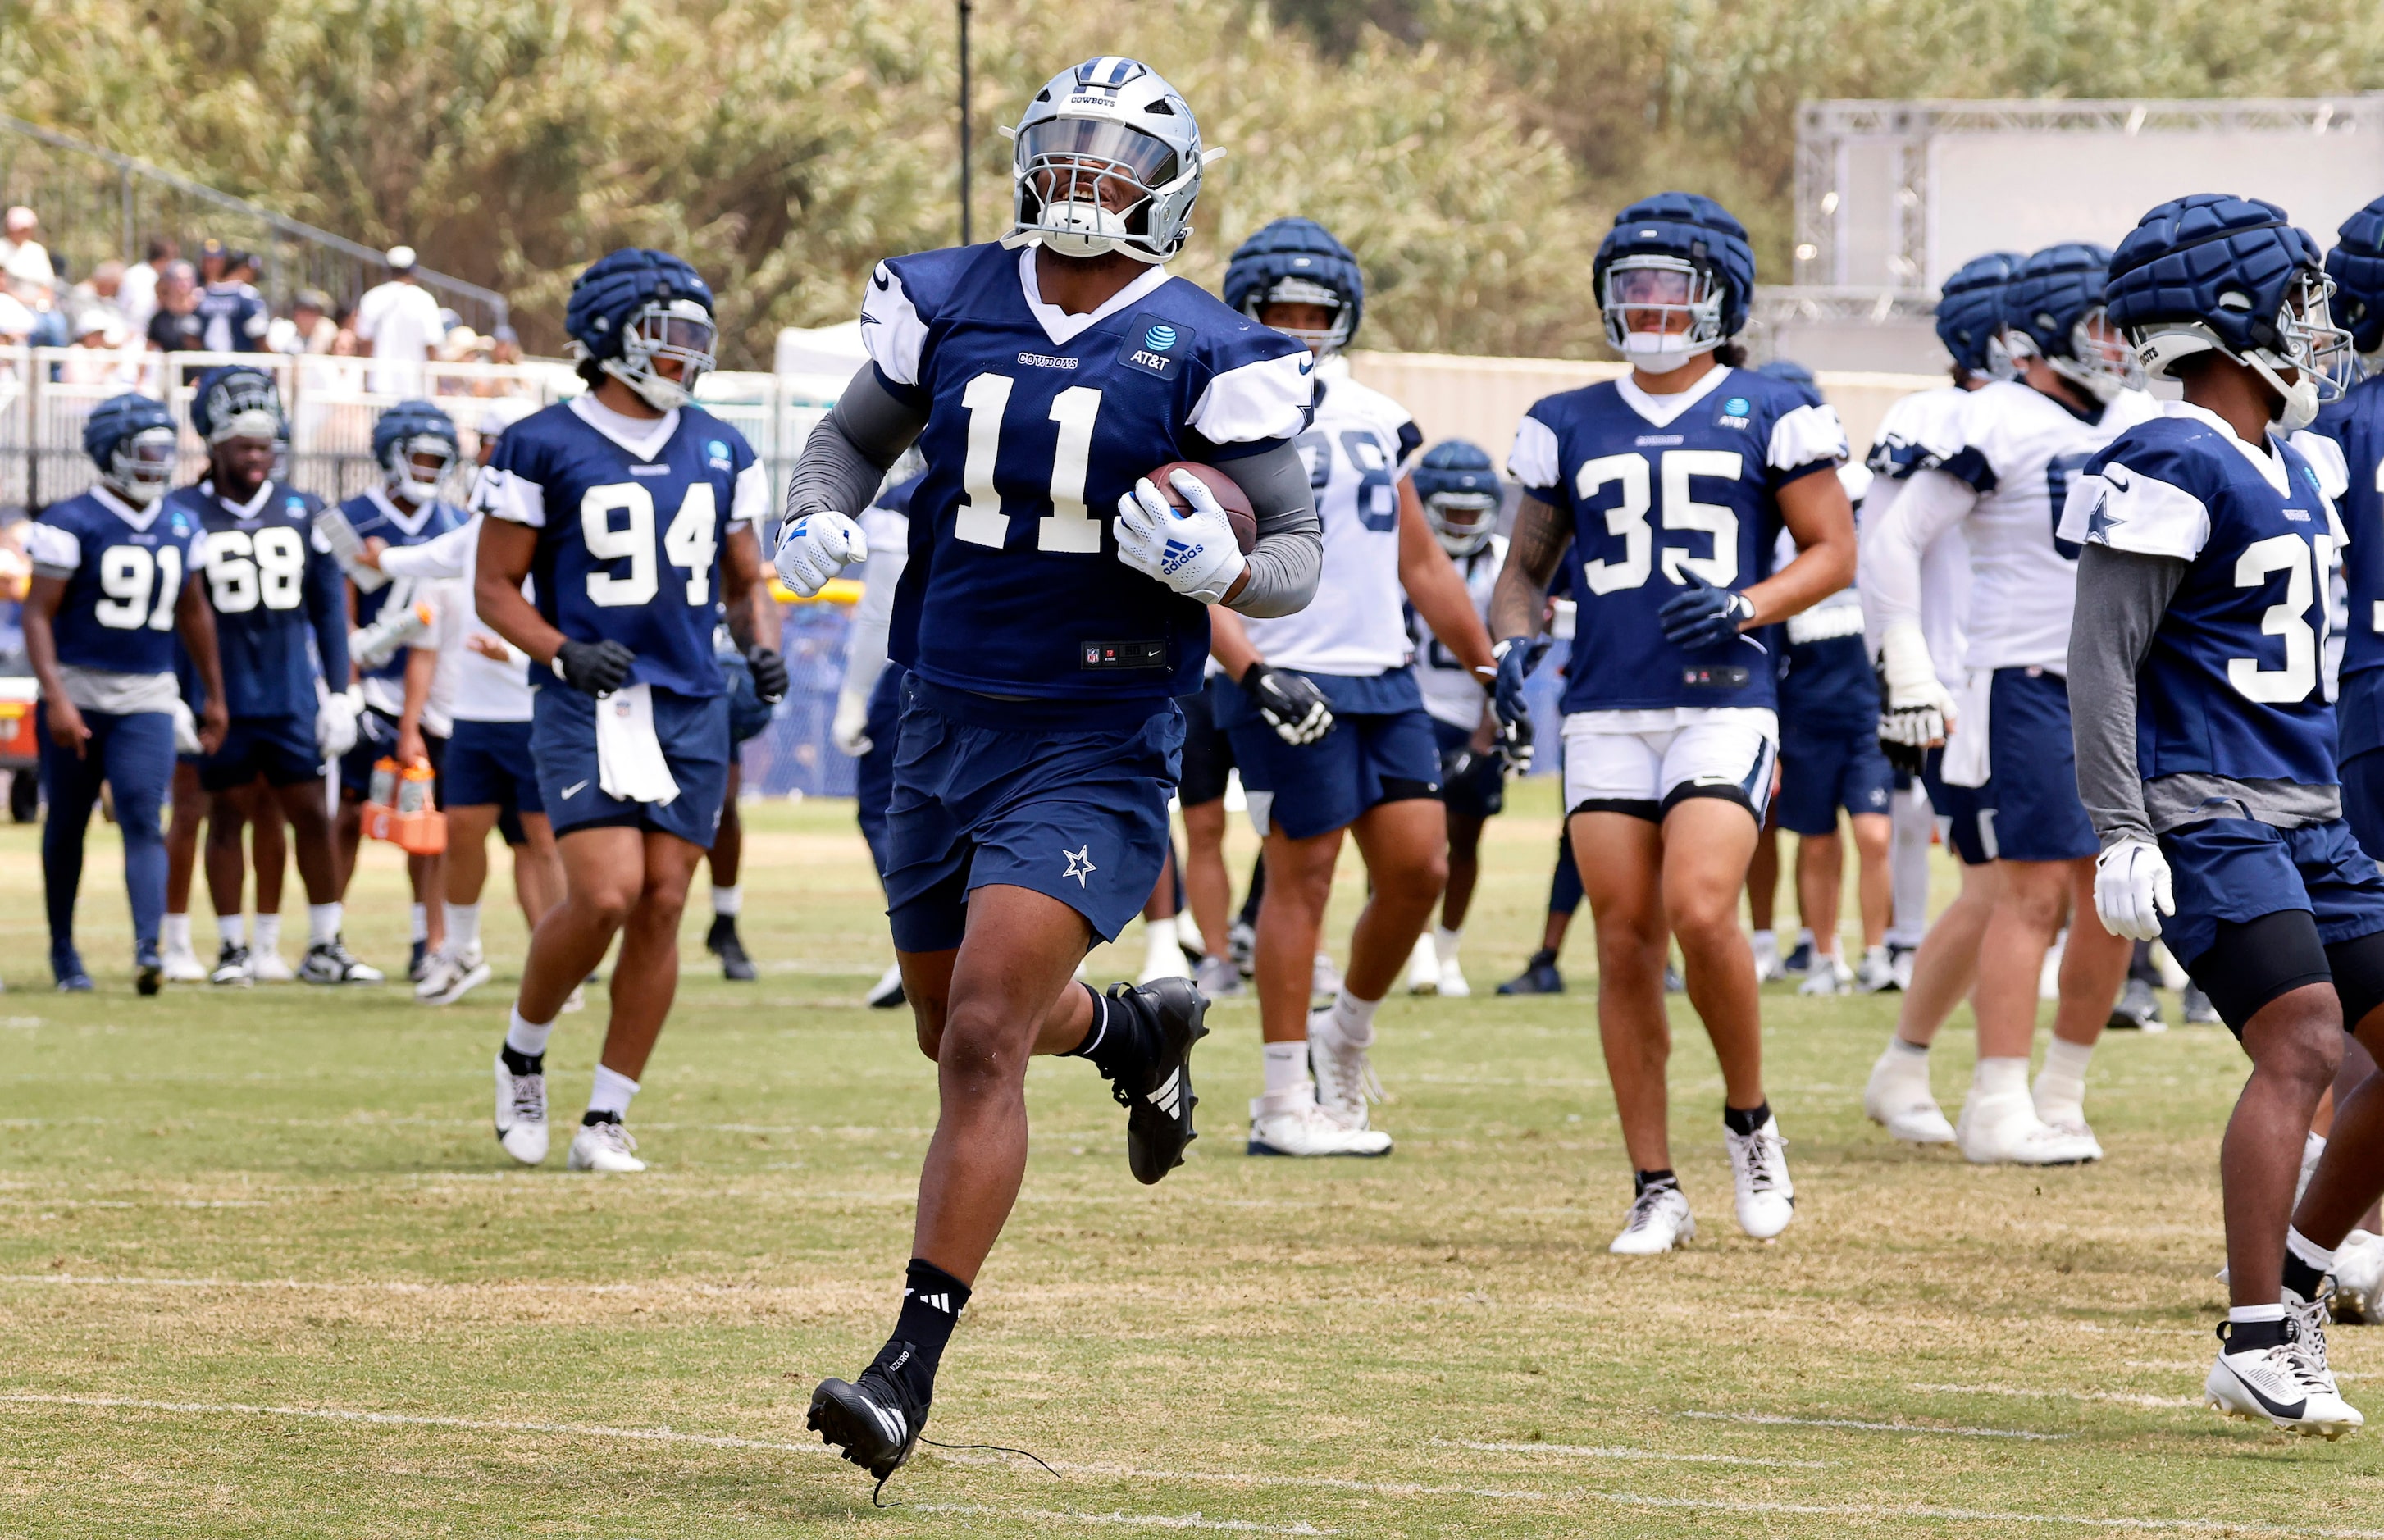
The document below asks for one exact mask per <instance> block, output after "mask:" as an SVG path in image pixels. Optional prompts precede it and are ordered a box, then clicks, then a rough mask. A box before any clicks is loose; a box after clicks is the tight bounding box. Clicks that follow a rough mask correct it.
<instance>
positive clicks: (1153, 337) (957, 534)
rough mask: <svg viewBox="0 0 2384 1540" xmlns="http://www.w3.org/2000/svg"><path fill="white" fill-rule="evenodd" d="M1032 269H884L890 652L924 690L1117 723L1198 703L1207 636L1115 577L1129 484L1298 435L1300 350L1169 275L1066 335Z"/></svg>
mask: <svg viewBox="0 0 2384 1540" xmlns="http://www.w3.org/2000/svg"><path fill="white" fill-rule="evenodd" d="M1035 257H1036V251H1035V248H1033V247H1031V246H1030V247H1027V248H1025V249H1024V250H1022V251H1018V252H1015V253H1012V252H1008V251H1004V250H1003V249H1001V248H1000V246H998V245H983V246H962V247H953V248H950V249H947V250H943V251H933V252H922V253H919V254H918V255H913V256H903V257H896V258H894V259H893V260H891V261H888V262H883V263H880V264H879V265H878V267H877V270H876V271H875V273H873V274H872V275H871V277H870V281H869V288H868V292H867V293H866V295H865V297H864V299H863V305H862V314H861V336H862V341H863V342H864V343H865V344H867V346H868V349H869V356H870V360H871V362H872V365H873V366H874V367H875V370H876V375H877V379H878V380H879V382H880V383H881V384H883V385H884V386H885V388H886V389H887V390H888V391H890V392H891V393H892V394H893V395H894V396H895V397H896V398H897V399H899V400H900V401H902V402H904V403H906V404H909V405H911V406H912V407H913V409H914V410H917V411H921V412H924V413H925V416H926V419H927V420H926V427H925V429H924V430H923V431H922V432H921V434H920V436H919V450H920V452H921V453H922V454H923V455H924V456H925V460H926V464H927V468H926V474H925V477H924V478H922V479H921V480H920V482H919V484H918V487H917V489H916V490H915V491H913V493H912V497H911V560H910V564H909V565H907V566H906V567H905V568H904V569H903V573H902V581H901V585H900V588H899V590H897V593H896V597H895V601H894V617H893V623H892V631H891V635H890V637H889V640H888V654H889V655H890V656H891V657H892V658H893V660H894V661H895V662H896V663H899V664H903V665H904V666H906V667H908V668H911V669H912V670H913V671H915V672H916V673H917V674H919V675H920V676H921V677H923V678H925V679H926V680H927V681H929V682H930V683H932V684H938V685H945V686H949V687H951V688H955V689H968V690H975V691H977V692H979V693H982V694H990V695H1021V696H1033V697H1039V698H1042V699H1047V700H1075V701H1083V702H1102V703H1108V704H1115V705H1119V706H1121V707H1122V706H1124V705H1125V704H1127V703H1131V702H1139V703H1142V704H1146V705H1147V704H1152V703H1155V702H1159V701H1161V700H1164V699H1165V698H1167V697H1169V696H1172V695H1189V694H1192V693H1193V692H1195V691H1196V690H1198V689H1199V688H1200V668H1201V664H1202V663H1203V662H1204V661H1206V659H1207V657H1208V653H1209V615H1208V611H1207V610H1206V609H1204V608H1203V607H1202V606H1201V605H1199V604H1198V603H1196V602H1193V601H1191V600H1189V599H1184V598H1179V597H1178V596H1177V595H1175V594H1174V593H1173V592H1171V591H1170V590H1168V589H1167V588H1166V587H1165V586H1164V585H1162V584H1161V583H1159V582H1157V581H1155V580H1153V579H1151V578H1147V577H1144V576H1143V575H1142V574H1141V573H1139V572H1136V571H1135V570H1134V569H1133V568H1132V567H1129V566H1127V565H1124V563H1123V562H1120V561H1119V560H1118V556H1117V540H1116V539H1115V537H1114V535H1113V534H1112V533H1111V528H1110V521H1111V517H1112V516H1113V515H1115V513H1116V511H1117V504H1118V499H1119V498H1120V497H1122V496H1124V494H1125V493H1126V492H1127V491H1131V490H1132V489H1133V487H1134V484H1135V481H1136V478H1139V477H1142V476H1144V475H1147V474H1148V473H1149V472H1151V471H1153V470H1156V469H1158V468H1159V467H1160V466H1163V465H1166V464H1167V463H1168V462H1170V461H1173V460H1196V461H1200V462H1203V463H1221V462H1222V463H1225V464H1227V465H1228V466H1230V463H1231V461H1232V460H1233V459H1234V458H1235V457H1236V456H1237V455H1243V454H1249V453H1257V452H1259V451H1261V450H1265V449H1269V448H1272V447H1273V446H1274V445H1276V444H1277V443H1280V442H1281V441H1284V440H1286V439H1288V438H1290V437H1291V436H1292V435H1294V434H1296V433H1298V432H1299V431H1300V430H1301V429H1302V428H1305V427H1306V426H1307V424H1308V414H1309V404H1310V396H1311V393H1312V387H1313V380H1312V379H1310V369H1311V368H1312V367H1313V366H1312V364H1311V363H1310V358H1309V354H1308V352H1307V350H1306V349H1304V348H1302V347H1301V346H1300V345H1299V344H1298V342H1294V341H1293V340H1292V339H1290V338H1289V337H1286V336H1285V335H1284V334H1283V333H1282V332H1279V331H1273V330H1270V329H1267V328H1265V327H1261V326H1260V325H1259V324H1258V323H1257V322H1255V321H1252V320H1250V319H1248V317H1243V316H1239V315H1236V314H1235V313H1234V312H1233V311H1231V310H1228V309H1227V308H1226V307H1225V306H1224V304H1223V302H1221V301H1219V300H1217V299H1216V298H1215V297H1213V296H1212V295H1211V294H1209V293H1207V292H1205V291H1203V290H1201V289H1199V288H1198V287H1197V286H1196V285H1194V284H1191V283H1188V282H1186V281H1185V280H1184V279H1178V278H1172V277H1170V276H1169V275H1168V273H1167V270H1166V269H1165V268H1164V267H1152V268H1150V269H1149V271H1147V272H1144V273H1142V274H1140V275H1139V276H1138V277H1136V279H1135V280H1134V281H1133V282H1132V283H1129V284H1128V285H1126V287H1125V288H1124V289H1123V290H1121V291H1120V292H1118V293H1117V294H1116V295H1114V296H1112V297H1111V299H1110V300H1108V301H1107V302H1106V303H1104V304H1101V305H1100V306H1099V308H1097V309H1095V310H1093V311H1091V312H1089V313H1088V314H1085V315H1069V314H1066V313H1063V312H1062V310H1060V308H1059V307H1058V306H1056V305H1053V304H1046V303H1045V302H1044V301H1043V299H1042V296H1041V294H1040V292H1038V291H1037V287H1036V276H1035Z"/></svg>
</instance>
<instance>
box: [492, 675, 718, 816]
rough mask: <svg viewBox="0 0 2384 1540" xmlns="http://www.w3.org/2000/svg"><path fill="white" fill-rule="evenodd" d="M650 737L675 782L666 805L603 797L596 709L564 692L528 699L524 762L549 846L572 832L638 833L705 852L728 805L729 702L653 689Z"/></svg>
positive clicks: (548, 689) (545, 691) (540, 692)
mask: <svg viewBox="0 0 2384 1540" xmlns="http://www.w3.org/2000/svg"><path fill="white" fill-rule="evenodd" d="M653 695H654V736H655V737H656V738H657V739H661V741H662V749H663V763H664V764H667V765H668V766H669V767H670V773H671V778H672V779H673V780H675V781H677V782H678V795H677V797H674V798H672V799H671V801H669V803H668V804H666V805H665V804H664V803H660V802H625V801H620V800H619V799H618V798H615V797H608V796H606V795H605V794H604V788H603V787H602V785H601V784H600V783H599V781H598V777H597V769H596V702H595V701H594V700H593V699H592V698H590V696H588V695H586V694H583V693H582V692H580V691H578V690H576V689H570V688H569V687H567V686H564V685H541V686H538V687H536V688H535V689H533V690H532V692H531V704H530V711H531V713H532V715H531V717H530V727H529V749H530V758H531V760H532V761H533V762H534V763H535V764H537V766H538V800H539V801H540V804H541V805H542V806H543V807H544V808H545V809H546V817H547V822H548V823H550V824H552V825H553V826H554V833H555V838H558V839H559V838H562V837H563V836H565V835H566V834H569V833H571V832H572V831H573V830H574V829H601V828H641V829H652V830H653V831H654V832H655V833H657V834H669V835H676V836H677V837H678V838H681V839H684V840H686V841H687V842H688V843H689V844H690V845H697V846H701V847H702V848H703V849H705V850H710V849H711V848H712V841H713V838H714V836H716V835H717V834H718V833H719V832H720V809H721V807H722V805H723V804H724V803H725V802H726V801H727V797H728V697H727V696H726V695H702V696H696V695H678V694H675V693H673V692H672V691H670V690H666V689H656V690H655V691H654V692H653Z"/></svg>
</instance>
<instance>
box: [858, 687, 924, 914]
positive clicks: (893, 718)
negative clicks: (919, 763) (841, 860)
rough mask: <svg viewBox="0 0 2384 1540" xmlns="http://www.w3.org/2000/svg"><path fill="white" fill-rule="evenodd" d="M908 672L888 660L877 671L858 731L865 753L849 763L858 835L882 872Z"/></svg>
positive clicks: (878, 871) (874, 863)
mask: <svg viewBox="0 0 2384 1540" xmlns="http://www.w3.org/2000/svg"><path fill="white" fill-rule="evenodd" d="M910 674H911V671H910V670H909V669H907V668H905V667H903V666H902V665H901V664H899V663H889V664H887V665H886V666H885V667H884V668H881V669H879V670H878V671H877V683H876V684H875V685H874V686H872V687H871V688H870V691H869V715H868V717H867V719H866V726H864V727H863V728H862V731H863V732H865V733H867V734H868V735H869V752H867V753H865V754H863V755H862V756H861V757H860V758H859V759H857V760H855V761H853V762H852V797H853V801H854V802H855V803H857V804H858V806H857V808H856V813H857V816H858V818H859V821H860V824H861V838H862V840H863V843H865V844H866V845H868V847H869V863H870V864H871V865H872V866H875V867H876V868H877V873H878V876H879V877H880V878H881V879H882V878H883V877H884V876H885V874H886V804H887V803H888V802H889V801H892V800H893V797H894V743H895V740H896V739H898V738H900V736H901V732H902V681H903V680H904V679H906V678H908V677H910Z"/></svg>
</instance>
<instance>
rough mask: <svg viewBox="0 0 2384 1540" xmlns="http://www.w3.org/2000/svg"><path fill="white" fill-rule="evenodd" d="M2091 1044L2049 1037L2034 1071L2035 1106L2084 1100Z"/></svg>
mask: <svg viewBox="0 0 2384 1540" xmlns="http://www.w3.org/2000/svg"><path fill="white" fill-rule="evenodd" d="M2093 1057H2094V1045H2093V1044H2092V1043H2086V1044H2082V1045H2081V1044H2079V1043H2071V1042H2064V1041H2063V1040H2062V1039H2061V1038H2059V1037H2055V1038H2054V1039H2053V1042H2052V1045H2051V1046H2050V1047H2048V1048H2047V1049H2045V1050H2044V1068H2043V1069H2042V1070H2040V1071H2038V1072H2037V1076H2036V1086H2035V1089H2034V1092H2033V1094H2034V1096H2035V1098H2036V1100H2037V1104H2038V1105H2039V1106H2044V1107H2081V1106H2083V1105H2085V1101H2086V1061H2088V1060H2089V1059H2092V1058H2093Z"/></svg>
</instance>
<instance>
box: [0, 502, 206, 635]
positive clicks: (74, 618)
mask: <svg viewBox="0 0 2384 1540" xmlns="http://www.w3.org/2000/svg"><path fill="white" fill-rule="evenodd" d="M198 533H199V521H198V519H197V517H196V516H195V515H193V514H192V512H191V510H190V509H189V508H187V507H185V506H183V505H181V504H180V503H174V502H173V501H171V500H169V499H160V500H158V501H157V502H155V503H151V504H150V505H149V506H148V507H146V508H135V507H133V506H132V505H131V504H130V503H126V502H124V501H123V500H122V499H120V498H118V497H117V496H116V495H115V494H114V493H113V492H111V491H108V490H107V489H106V487H94V488H93V489H92V490H91V491H87V492H85V493H83V494H82V495H81V497H72V498H68V499H67V500H66V501H65V502H63V503H52V504H51V505H50V506H49V507H48V508H46V509H44V510H43V513H42V516H41V517H40V518H39V519H37V520H35V521H34V523H33V524H32V525H31V527H30V528H28V529H27V530H26V532H25V554H26V555H27V556H28V557H30V558H31V561H32V564H33V571H34V572H35V573H37V574H38V575H40V576H41V577H43V578H64V579H65V580H66V592H65V593H64V594H62V595H61V596H60V597H59V600H58V613H57V616H56V621H55V623H54V626H55V635H56V638H57V646H58V662H59V663H61V664H65V665H66V666H67V667H68V668H86V669H93V670H96V671H98V672H102V673H107V674H137V675H159V674H171V673H172V672H173V670H174V604H175V601H176V600H178V599H179V598H180V597H181V592H182V578H183V577H184V575H185V574H187V573H188V572H189V571H190V570H191V568H192V567H193V566H195V565H198V553H197V544H198Z"/></svg>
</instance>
